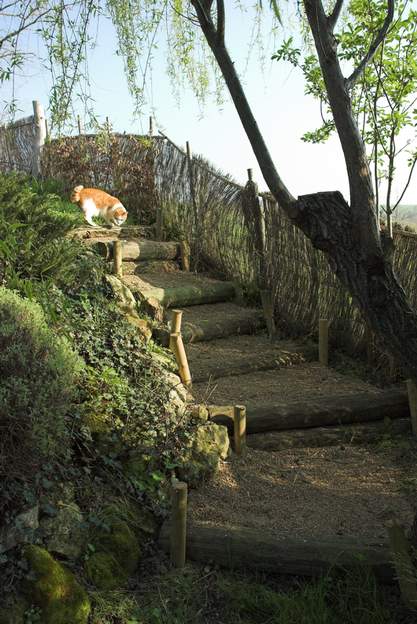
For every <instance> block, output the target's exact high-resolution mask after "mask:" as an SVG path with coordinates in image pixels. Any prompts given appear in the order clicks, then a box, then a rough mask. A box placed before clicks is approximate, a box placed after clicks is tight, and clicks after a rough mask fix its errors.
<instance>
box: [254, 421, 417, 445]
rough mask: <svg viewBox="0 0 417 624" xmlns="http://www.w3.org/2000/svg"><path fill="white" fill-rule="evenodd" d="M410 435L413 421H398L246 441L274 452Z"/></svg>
mask: <svg viewBox="0 0 417 624" xmlns="http://www.w3.org/2000/svg"><path fill="white" fill-rule="evenodd" d="M410 433H411V424H410V419H409V418H399V419H398V420H393V421H391V422H389V423H386V422H385V421H376V422H371V423H364V424H363V425H340V426H333V427H313V428H311V429H295V430H293V431H292V430H290V431H269V432H267V433H253V434H252V435H250V436H249V437H248V438H247V444H248V446H250V447H251V448H255V449H258V450H261V451H270V452H271V451H272V452H273V451H282V450H285V449H290V448H300V447H313V446H337V445H339V444H349V445H350V444H367V443H372V442H378V441H381V440H382V439H383V438H384V436H385V435H390V436H391V435H392V436H398V435H406V434H410Z"/></svg>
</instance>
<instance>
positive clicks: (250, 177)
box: [248, 169, 253, 182]
mask: <svg viewBox="0 0 417 624" xmlns="http://www.w3.org/2000/svg"><path fill="white" fill-rule="evenodd" d="M248 180H249V182H253V169H248Z"/></svg>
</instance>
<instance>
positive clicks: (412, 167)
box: [392, 154, 417, 211]
mask: <svg viewBox="0 0 417 624" xmlns="http://www.w3.org/2000/svg"><path fill="white" fill-rule="evenodd" d="M416 163H417V154H416V155H415V156H414V160H413V164H412V165H411V168H410V173H409V175H408V179H407V182H406V184H405V187H404V189H403V192H402V193H401V195H400V197H399V199H398V201H397V202H396V203H395V206H394V208H393V209H392V210H393V211H394V210H395V209H396V208H397V206H398V204H399V203H400V201H401V200H402V198H403V197H404V195H405V192H406V190H407V189H408V187H409V186H410V182H411V178H412V177H413V172H414V167H415V166H416Z"/></svg>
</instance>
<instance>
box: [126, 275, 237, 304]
mask: <svg viewBox="0 0 417 624" xmlns="http://www.w3.org/2000/svg"><path fill="white" fill-rule="evenodd" d="M123 281H124V283H125V284H126V286H128V287H129V288H130V290H131V291H132V292H133V294H134V295H136V296H137V297H138V299H139V300H141V299H150V298H153V299H156V301H158V302H159V303H160V304H161V305H163V306H165V307H168V308H172V307H183V306H194V305H200V304H203V303H216V302H223V301H230V300H232V299H234V298H235V297H236V296H237V294H238V293H237V289H236V286H235V284H233V283H232V282H222V281H219V280H214V279H212V278H209V277H206V276H204V275H200V274H198V275H195V274H192V273H186V272H182V271H179V272H178V273H159V272H143V273H141V275H140V276H138V275H126V276H124V277H123Z"/></svg>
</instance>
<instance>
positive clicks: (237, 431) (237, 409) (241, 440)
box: [233, 405, 246, 455]
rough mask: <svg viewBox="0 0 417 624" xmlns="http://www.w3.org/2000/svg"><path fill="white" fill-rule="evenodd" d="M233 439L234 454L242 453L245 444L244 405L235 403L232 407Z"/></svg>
mask: <svg viewBox="0 0 417 624" xmlns="http://www.w3.org/2000/svg"><path fill="white" fill-rule="evenodd" d="M233 441H234V447H235V453H236V455H242V452H243V451H244V449H245V446H246V407H245V406H244V405H235V406H234V408H233Z"/></svg>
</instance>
